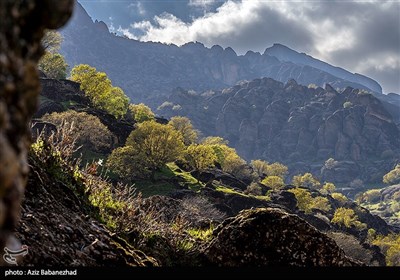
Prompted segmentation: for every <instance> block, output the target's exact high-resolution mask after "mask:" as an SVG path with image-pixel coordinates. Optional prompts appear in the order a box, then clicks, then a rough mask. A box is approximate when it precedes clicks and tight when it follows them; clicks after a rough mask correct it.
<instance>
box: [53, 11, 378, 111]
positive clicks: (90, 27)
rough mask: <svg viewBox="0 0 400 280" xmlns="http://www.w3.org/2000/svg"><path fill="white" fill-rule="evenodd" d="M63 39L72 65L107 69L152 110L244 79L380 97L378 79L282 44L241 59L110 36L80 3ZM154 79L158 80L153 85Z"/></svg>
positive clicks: (218, 51)
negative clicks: (172, 96)
mask: <svg viewBox="0 0 400 280" xmlns="http://www.w3.org/2000/svg"><path fill="white" fill-rule="evenodd" d="M62 34H63V36H64V37H65V40H64V43H63V45H62V48H61V51H62V53H63V54H64V55H65V57H66V59H67V61H68V63H69V65H70V66H71V67H72V66H74V65H76V64H81V63H86V64H90V65H92V66H94V67H96V68H98V69H99V70H101V71H105V72H106V73H107V74H108V76H109V77H110V78H111V79H112V81H113V82H114V83H115V84H116V85H118V86H120V87H122V88H123V89H124V91H125V92H126V93H127V95H128V96H130V97H131V98H132V100H133V101H134V102H135V103H138V102H145V103H147V104H148V105H151V106H154V105H155V103H156V101H155V100H161V99H162V98H163V96H165V95H168V94H169V93H170V92H171V90H172V89H173V88H175V87H182V88H187V89H194V90H196V91H201V90H207V89H222V88H224V87H227V86H231V85H234V84H236V83H237V82H238V81H241V80H252V79H254V78H261V77H271V78H273V79H276V80H278V81H281V82H285V83H286V82H287V81H288V80H289V79H292V78H293V79H296V80H297V81H298V82H299V83H301V84H305V85H308V84H311V83H313V84H316V85H319V86H322V85H323V84H324V83H330V84H332V86H333V87H335V88H336V87H338V88H345V87H346V86H351V87H353V88H363V89H367V90H371V91H375V92H376V93H378V94H380V93H381V91H382V90H381V87H380V86H379V84H378V83H376V82H375V81H373V80H371V79H369V78H367V77H363V76H361V75H358V74H352V73H350V72H347V71H345V70H343V69H342V70H340V71H339V70H338V69H337V68H335V67H333V66H330V65H329V64H326V63H325V64H321V63H316V61H317V60H315V59H314V60H313V61H311V62H312V63H306V62H305V61H304V60H307V59H305V58H308V59H309V60H310V59H311V58H310V57H308V56H306V55H303V54H298V53H297V54H298V55H297V56H296V57H298V56H300V57H304V58H303V59H301V60H296V59H293V60H292V59H291V58H292V56H290V55H283V56H282V55H281V54H282V53H286V54H287V53H289V54H291V53H296V52H295V51H293V50H290V49H288V48H286V47H283V46H282V47H281V48H280V52H279V53H277V52H275V51H273V50H276V49H277V47H276V46H278V45H276V46H274V47H273V48H272V49H267V50H266V51H265V53H263V54H260V53H255V52H251V51H249V52H248V53H246V54H245V55H238V54H236V53H235V51H234V50H233V49H232V48H229V47H228V48H225V49H224V48H222V47H220V46H218V45H216V46H213V47H211V48H207V47H205V46H204V45H203V44H201V43H198V42H196V43H188V44H185V45H183V46H181V47H178V46H175V45H164V44H159V43H152V42H146V43H144V42H139V41H136V40H129V39H127V38H122V37H118V36H115V35H114V34H111V33H110V32H109V31H108V29H107V26H106V25H105V24H104V23H103V22H97V21H95V22H93V21H92V20H91V18H90V17H89V16H88V14H87V13H86V11H85V10H84V9H83V7H82V6H81V5H79V4H77V5H76V9H75V14H74V16H73V18H72V20H71V21H70V23H69V24H68V26H67V27H66V28H65V29H63V30H62ZM155 81H156V82H155Z"/></svg>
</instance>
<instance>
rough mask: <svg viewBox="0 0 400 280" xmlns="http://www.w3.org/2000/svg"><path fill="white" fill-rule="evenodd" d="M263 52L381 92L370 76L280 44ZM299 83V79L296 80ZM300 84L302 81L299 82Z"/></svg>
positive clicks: (380, 88)
mask: <svg viewBox="0 0 400 280" xmlns="http://www.w3.org/2000/svg"><path fill="white" fill-rule="evenodd" d="M265 53H266V54H268V55H270V56H275V57H276V58H277V59H279V60H280V61H285V62H292V63H295V64H300V65H307V66H310V67H313V68H316V69H319V70H321V71H324V72H327V73H329V74H331V75H333V76H335V77H338V78H340V79H343V80H347V81H350V82H353V83H357V84H360V85H364V86H366V87H368V88H370V89H371V90H372V91H374V92H377V93H382V87H381V86H380V85H379V84H378V83H377V82H376V81H374V80H372V79H371V78H368V77H366V76H363V75H360V74H357V73H356V74H353V73H350V72H349V71H346V70H345V69H342V68H339V67H334V66H332V65H330V64H328V63H326V62H323V61H321V60H318V59H315V58H313V57H312V56H309V55H306V54H304V53H301V54H300V53H298V52H296V51H295V50H292V49H290V48H288V47H286V46H284V45H281V44H274V45H273V46H272V47H270V48H267V49H266V50H265ZM297 82H299V83H301V82H300V81H297ZM301 84H302V83H301Z"/></svg>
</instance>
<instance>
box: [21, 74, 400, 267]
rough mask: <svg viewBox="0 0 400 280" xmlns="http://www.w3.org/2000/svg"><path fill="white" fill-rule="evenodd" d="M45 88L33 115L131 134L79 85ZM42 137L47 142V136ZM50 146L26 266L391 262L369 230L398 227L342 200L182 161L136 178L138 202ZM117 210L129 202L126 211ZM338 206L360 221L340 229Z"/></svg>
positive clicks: (32, 160)
mask: <svg viewBox="0 0 400 280" xmlns="http://www.w3.org/2000/svg"><path fill="white" fill-rule="evenodd" d="M41 82H42V86H43V87H42V94H41V97H40V99H41V106H40V107H39V111H38V113H37V115H36V117H40V116H42V115H43V114H44V113H45V112H46V113H50V112H52V110H57V111H64V110H67V109H75V110H80V111H82V110H84V111H85V112H90V113H91V114H93V115H96V116H98V117H99V118H100V120H101V121H102V122H103V123H104V124H105V125H107V123H108V127H110V129H111V128H112V127H114V128H117V127H129V128H130V130H132V129H133V126H127V122H128V120H117V119H115V118H113V117H112V116H107V114H105V113H104V112H102V111H101V110H98V109H95V108H92V105H91V104H90V102H88V100H87V99H86V98H85V95H84V94H83V93H82V92H81V91H80V90H79V86H78V84H76V83H73V82H71V81H67V80H61V81H58V80H53V79H47V78H42V79H41ZM275 83H277V82H275ZM50 89H51V90H50ZM52 94H53V95H52ZM39 112H40V113H39ZM105 116H107V117H105ZM110 121H111V123H110ZM35 122H36V126H35V127H34V128H43V123H41V122H40V121H38V120H36V121H35ZM46 125H48V126H49V125H50V124H49V123H47V124H46ZM50 129H53V128H51V127H50ZM124 131H125V130H119V129H115V130H113V133H114V135H115V136H116V138H118V139H119V138H121V139H123V138H124V136H123V135H124V134H126V133H127V132H126V131H125V132H124ZM47 133H49V132H47ZM120 133H122V135H121V134H120ZM45 137H47V136H45ZM42 139H43V140H44V143H46V141H47V140H46V138H42ZM123 142H125V141H123ZM123 142H122V143H123ZM36 143H41V142H40V141H39V142H36ZM49 143H50V144H49V145H50V146H48V148H46V145H45V146H42V145H34V147H35V148H33V149H32V150H31V152H30V157H29V164H30V166H31V175H30V179H29V181H28V186H27V192H26V196H25V201H24V203H23V205H22V209H23V210H22V220H21V224H20V226H19V227H18V230H17V237H18V238H19V239H20V240H21V241H23V243H24V244H29V246H30V247H31V248H37V246H39V244H40V246H41V248H42V250H40V251H38V250H35V253H34V254H32V255H30V256H29V257H28V258H26V259H25V260H24V263H25V262H26V263H30V264H32V263H33V264H40V263H43V262H46V263H48V264H49V265H60V264H63V265H73V266H93V265H96V266H97V265H100V266H126V265H128V266H132V265H133V266H158V265H161V266H181V265H184V266H188V265H190V266H216V265H218V266H235V267H236V266H243V265H248V264H252V265H254V264H257V266H274V265H279V266H287V265H291V266H315V265H317V266H343V265H344V266H354V265H361V264H364V265H372V266H375V265H384V264H385V258H384V256H383V255H382V253H381V251H380V249H379V248H378V247H376V246H374V245H373V244H371V241H370V231H371V230H373V231H374V232H375V233H376V234H382V235H384V236H386V235H388V234H390V233H396V232H398V228H396V227H393V226H390V225H388V224H386V223H385V222H384V221H383V220H382V219H381V218H379V217H377V216H373V215H371V214H370V213H369V212H368V211H367V210H366V209H365V208H362V207H360V206H358V205H357V204H356V203H354V202H353V201H351V200H349V199H347V198H345V197H344V196H340V195H338V194H331V195H330V194H323V193H322V192H321V191H318V190H311V189H307V188H303V191H301V190H299V188H297V187H294V186H291V185H287V186H284V187H283V188H280V189H275V188H271V187H269V186H266V185H263V184H261V183H258V186H259V188H260V193H258V194H257V192H258V191H257V192H256V193H253V191H251V190H250V188H249V185H251V184H250V182H248V181H247V179H245V178H243V180H241V179H239V178H238V177H237V176H235V174H230V173H227V172H224V171H222V170H220V169H219V168H217V167H215V168H211V169H207V170H204V171H202V172H200V173H199V172H191V171H190V170H188V169H186V168H185V167H184V166H178V164H179V163H178V164H176V163H168V164H167V165H166V166H165V167H163V168H161V169H160V170H159V171H157V173H156V176H154V178H153V180H152V181H146V184H143V183H142V182H143V181H141V180H136V181H135V184H136V187H137V190H140V191H142V193H143V197H141V196H138V195H133V196H132V194H131V193H130V191H128V189H125V191H122V196H119V195H118V193H120V191H121V190H123V189H120V187H121V186H120V185H118V184H114V183H112V182H111V181H107V180H105V179H102V178H101V176H103V175H101V174H103V171H101V168H100V166H99V165H89V166H86V167H77V166H76V163H75V161H74V160H73V158H71V155H72V154H65V156H64V154H63V153H64V152H65V151H68V150H71V149H70V148H68V147H69V146H67V147H66V148H65V147H64V149H60V150H59V151H60V152H61V154H59V153H54V152H51V151H52V149H58V148H62V146H60V147H58V146H57V145H63V144H62V142H54V141H50V142H49ZM51 143H53V144H51ZM57 143H59V144H57ZM119 143H120V144H118V142H116V145H121V142H119ZM67 145H69V144H67ZM108 153H109V152H108ZM108 153H105V154H104V155H102V157H104V156H107V154H108ZM59 155H61V158H59ZM93 167H95V169H93ZM77 168H78V169H77ZM77 170H79V171H77ZM99 186H100V187H99ZM103 190H104V191H105V192H103ZM106 190H114V191H111V192H110V193H108V191H106ZM296 190H297V191H296ZM127 191H128V192H127ZM298 191H300V193H303V192H304V191H305V193H309V198H307V199H311V200H310V201H309V202H308V203H309V204H310V205H312V204H314V203H316V204H315V205H314V206H312V207H311V208H310V209H308V208H304V205H303V204H302V203H303V202H301V201H302V199H303V198H302V196H298V194H299V193H298ZM110 195H111V196H110ZM306 197H308V195H306ZM109 199H111V201H113V202H112V203H111V204H110V203H109V202H107V201H109ZM53 200H54V201H57V202H56V203H53V202H52V201H53ZM317 201H320V202H318V203H317ZM125 202H127V203H128V204H125ZM321 202H323V203H322V204H321ZM118 203H122V204H121V207H122V208H121V209H120V210H118V209H119V208H118V207H117V205H119V204H118ZM45 205H51V207H45ZM124 205H125V206H124ZM128 205H130V207H133V208H131V209H132V210H133V211H132V212H131V210H128V209H129V208H124V207H127V206H128ZM341 208H345V209H351V210H352V211H354V213H355V215H356V217H357V220H358V221H359V224H357V223H355V224H354V225H353V224H350V225H347V226H346V225H344V224H341V223H333V222H332V221H333V219H334V217H335V215H337V214H336V212H337V211H338V209H341ZM124 209H125V210H124ZM111 221H115V223H114V222H111ZM289 225H290V226H289ZM121 226H122V227H121ZM124 227H127V228H126V229H125V230H124ZM277 228H279V229H280V230H278V231H277V230H276V229H277ZM271 229H274V230H273V231H271ZM61 240H62V244H63V245H62V246H61V247H57V248H55V246H54V244H55V242H60V241H61ZM38 242H40V243H38ZM244 244H253V245H251V246H245V245H244ZM315 244H319V245H318V246H315ZM43 248H44V250H43ZM293 252H295V253H293ZM271 256H273V257H271ZM300 256H301V257H300Z"/></svg>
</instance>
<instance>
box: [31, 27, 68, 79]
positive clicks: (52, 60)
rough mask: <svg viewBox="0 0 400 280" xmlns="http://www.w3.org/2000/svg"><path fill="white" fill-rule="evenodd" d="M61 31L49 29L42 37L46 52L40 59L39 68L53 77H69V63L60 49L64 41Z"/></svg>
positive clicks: (49, 76)
mask: <svg viewBox="0 0 400 280" xmlns="http://www.w3.org/2000/svg"><path fill="white" fill-rule="evenodd" d="M62 40H63V38H62V36H61V34H60V33H59V32H57V31H53V30H47V31H46V32H45V35H44V37H43V39H42V46H43V48H44V50H45V54H44V55H43V56H42V58H41V59H40V60H39V64H38V68H39V70H41V71H42V72H43V73H45V74H46V76H47V77H48V78H51V79H65V78H66V77H67V69H68V64H67V62H66V61H65V58H64V56H62V55H61V54H60V53H59V52H58V51H59V49H60V46H61V43H62Z"/></svg>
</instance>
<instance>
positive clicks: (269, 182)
mask: <svg viewBox="0 0 400 280" xmlns="http://www.w3.org/2000/svg"><path fill="white" fill-rule="evenodd" d="M261 183H262V184H264V185H266V186H268V187H271V188H272V189H274V190H278V189H280V188H282V187H283V186H285V182H284V181H283V179H282V178H281V177H279V176H275V175H272V176H268V177H266V178H265V179H263V180H262V181H261Z"/></svg>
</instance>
